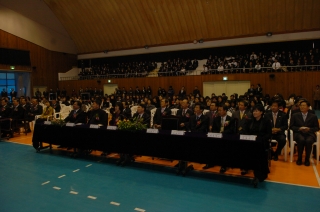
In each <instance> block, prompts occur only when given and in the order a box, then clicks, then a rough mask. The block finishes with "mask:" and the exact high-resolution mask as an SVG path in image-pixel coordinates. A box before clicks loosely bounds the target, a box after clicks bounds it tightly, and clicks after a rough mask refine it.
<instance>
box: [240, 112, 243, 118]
mask: <svg viewBox="0 0 320 212" xmlns="http://www.w3.org/2000/svg"><path fill="white" fill-rule="evenodd" d="M242 117H243V112H242V111H240V119H242Z"/></svg>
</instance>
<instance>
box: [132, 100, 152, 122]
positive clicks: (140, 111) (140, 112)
mask: <svg viewBox="0 0 320 212" xmlns="http://www.w3.org/2000/svg"><path fill="white" fill-rule="evenodd" d="M145 111H146V105H145V104H140V105H138V108H137V113H135V114H134V115H133V119H136V120H137V121H139V120H141V119H142V122H143V124H146V125H147V127H148V128H149V127H150V116H149V114H148V113H146V112H145Z"/></svg>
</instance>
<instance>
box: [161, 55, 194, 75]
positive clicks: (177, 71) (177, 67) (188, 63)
mask: <svg viewBox="0 0 320 212" xmlns="http://www.w3.org/2000/svg"><path fill="white" fill-rule="evenodd" d="M198 65H199V64H198V60H197V59H194V60H193V61H192V60H191V59H180V58H178V59H173V60H172V61H171V60H168V61H167V62H162V63H161V66H160V69H159V72H158V76H180V75H186V74H187V72H188V71H193V70H195V69H196V68H198Z"/></svg>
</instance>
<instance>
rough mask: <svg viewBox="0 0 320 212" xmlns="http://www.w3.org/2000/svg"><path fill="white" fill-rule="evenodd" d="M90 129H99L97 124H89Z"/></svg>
mask: <svg viewBox="0 0 320 212" xmlns="http://www.w3.org/2000/svg"><path fill="white" fill-rule="evenodd" d="M90 128H92V129H99V125H98V124H90Z"/></svg>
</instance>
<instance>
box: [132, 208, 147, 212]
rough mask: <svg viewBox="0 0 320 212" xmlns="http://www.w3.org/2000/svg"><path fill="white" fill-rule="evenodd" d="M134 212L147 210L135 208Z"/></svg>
mask: <svg viewBox="0 0 320 212" xmlns="http://www.w3.org/2000/svg"><path fill="white" fill-rule="evenodd" d="M134 210H135V211H140V212H144V211H146V210H144V209H141V208H135V209H134Z"/></svg>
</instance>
